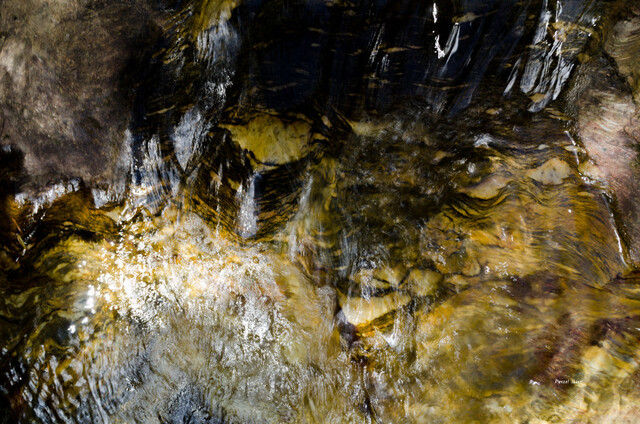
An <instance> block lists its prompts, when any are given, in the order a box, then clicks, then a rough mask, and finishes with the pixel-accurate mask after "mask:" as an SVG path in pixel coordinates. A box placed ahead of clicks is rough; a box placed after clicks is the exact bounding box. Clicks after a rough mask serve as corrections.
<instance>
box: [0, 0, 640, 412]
mask: <svg viewBox="0 0 640 424" xmlns="http://www.w3.org/2000/svg"><path fill="white" fill-rule="evenodd" d="M176 3H177V4H175V5H169V4H167V5H164V6H163V7H164V8H165V10H164V11H163V13H164V15H163V20H162V31H163V36H162V39H161V41H160V42H159V43H158V45H154V46H151V47H152V48H150V50H149V52H147V53H145V54H147V56H145V57H146V59H145V61H144V62H143V63H144V64H145V65H144V67H143V68H141V69H137V70H136V72H137V73H138V74H139V75H137V77H136V78H137V79H136V81H137V82H136V83H135V84H134V85H135V86H136V87H137V89H136V90H137V97H136V100H135V104H134V112H133V117H132V119H131V125H130V128H129V129H128V130H127V131H126V133H125V134H124V135H123V147H122V149H121V151H120V153H119V155H120V157H119V159H118V161H117V163H118V173H119V174H118V175H119V177H120V179H119V180H118V181H119V182H118V183H117V184H112V185H110V186H108V187H89V186H88V185H87V184H85V183H84V182H83V181H81V180H65V179H61V180H60V181H58V182H55V184H52V185H50V187H49V189H48V191H43V192H41V193H39V194H38V195H33V194H29V193H26V192H22V191H20V189H19V187H20V185H19V184H18V183H16V181H18V182H19V181H20V178H23V177H19V175H20V172H21V171H20V169H19V167H18V166H17V165H16V163H18V162H19V160H20V155H19V153H17V152H16V149H15V147H13V148H12V147H6V148H5V149H4V151H3V156H1V157H0V158H1V159H2V160H3V161H4V162H3V168H2V169H3V174H2V175H1V178H2V181H3V182H4V183H6V184H5V185H7V184H8V185H10V184H13V186H15V187H18V188H17V189H16V190H14V191H12V190H11V189H4V191H3V192H2V195H3V202H4V206H3V207H4V210H6V215H7V222H8V223H6V224H2V225H3V226H2V228H0V229H1V230H2V237H3V243H4V246H5V247H4V249H3V250H2V252H0V255H1V256H0V262H1V263H2V272H1V273H0V292H1V296H0V321H1V322H2V324H1V325H0V396H1V398H0V414H4V417H2V418H0V422H7V423H13V422H25V423H26V422H43V423H58V422H69V423H76V422H77V423H89V422H91V423H93V422H95V423H107V422H113V423H134V422H137V423H157V422H161V423H222V422H225V423H284V422H309V423H312V422H318V423H343V422H344V423H413V422H415V423H422V422H424V423H455V422H460V423H472V422H477V423H488V422H500V423H502V422H504V423H513V422H521V423H543V422H575V423H578V422H579V423H582V422H593V423H604V422H629V423H632V422H637V420H638V419H639V417H640V409H639V407H638V405H639V403H638V402H639V401H640V371H639V370H640V367H639V366H638V363H639V361H640V351H638V343H639V341H640V274H639V273H638V272H637V271H634V268H633V264H632V261H630V258H629V253H628V244H629V240H627V239H626V237H627V236H626V235H625V234H622V233H621V232H620V223H619V222H618V220H617V218H616V210H615V208H616V206H615V202H614V197H612V196H614V195H613V194H612V191H611V187H610V186H609V185H608V184H607V181H606V180H605V179H604V177H603V176H602V172H600V171H599V170H598V168H597V166H596V165H595V164H594V162H593V160H592V159H591V158H590V156H589V154H588V151H587V149H586V148H585V146H584V144H583V143H582V141H581V139H580V137H579V134H578V127H577V123H576V122H577V119H576V117H575V115H572V113H573V112H572V111H573V109H572V106H571V102H572V99H573V97H571V96H567V95H566V92H567V91H568V90H569V87H570V85H571V84H572V82H571V81H572V80H571V78H572V75H574V74H573V73H572V72H574V71H575V68H576V67H577V66H578V65H579V64H580V61H586V60H587V58H588V56H596V55H598V54H599V53H598V50H597V48H598V47H597V46H598V45H599V44H598V43H597V42H595V41H593V39H594V38H598V37H601V36H600V35H598V34H600V32H601V31H602V30H603V25H605V24H604V23H603V22H604V21H603V18H602V16H604V14H605V12H606V11H607V8H609V7H611V4H612V3H611V2H606V1H595V0H593V1H588V0H571V1H568V0H567V1H560V0H556V1H552V0H543V1H515V0H514V1H506V2H499V1H485V2H480V1H474V0H469V1H450V2H449V1H446V2H445V1H440V0H436V1H435V2H433V3H427V2H419V1H409V0H407V1H399V2H387V1H370V2H366V1H363V2H349V1H326V2H325V1H319V0H318V1H315V0H314V1H291V2H290V1H264V2H263V1H258V0H251V1H250V0H246V1H244V2H240V1H215V0H201V1H186V2H176ZM594 46H595V47H594ZM141 54H142V53H141ZM18 147H19V146H18ZM12 149H13V150H12ZM16 175H18V177H16Z"/></svg>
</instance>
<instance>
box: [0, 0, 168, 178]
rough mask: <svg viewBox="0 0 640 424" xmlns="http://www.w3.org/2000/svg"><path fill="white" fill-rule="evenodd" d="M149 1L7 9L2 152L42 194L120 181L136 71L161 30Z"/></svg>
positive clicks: (0, 14)
mask: <svg viewBox="0 0 640 424" xmlns="http://www.w3.org/2000/svg"><path fill="white" fill-rule="evenodd" d="M147 3H148V2H145V1H142V0H140V1H137V0H136V1H132V2H124V1H123V2H120V1H118V2H112V1H84V0H69V1H60V2H58V1H55V2H50V1H44V0H28V1H22V0H5V1H3V2H2V3H0V29H1V32H0V128H1V130H2V133H1V136H0V137H1V138H0V143H2V144H3V145H9V144H12V145H14V146H16V147H17V148H18V149H20V150H22V151H23V154H24V164H25V171H26V174H27V175H29V176H30V182H31V183H32V184H33V186H35V188H36V189H37V188H40V187H41V186H42V185H44V184H46V183H47V181H48V180H59V179H69V178H82V179H83V180H84V181H85V182H86V183H88V184H96V183H98V184H100V183H102V184H108V183H110V182H111V181H112V180H113V178H114V172H115V165H116V161H117V159H118V157H119V155H120V151H121V149H122V145H123V142H124V140H125V138H124V132H125V129H126V128H127V125H128V123H129V119H130V116H131V105H132V94H133V93H132V88H131V81H130V80H129V81H128V80H127V76H126V75H127V72H126V71H129V74H130V71H131V68H132V67H133V68H135V67H136V66H137V65H136V61H137V60H138V58H139V57H141V56H140V55H141V53H143V52H144V50H145V49H146V47H147V46H149V45H151V44H152V42H153V38H154V37H155V36H156V35H155V34H156V32H157V29H155V24H154V21H153V16H152V15H153V10H152V9H151V8H150V7H149V6H148V4H147Z"/></svg>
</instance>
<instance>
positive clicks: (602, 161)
mask: <svg viewBox="0 0 640 424" xmlns="http://www.w3.org/2000/svg"><path fill="white" fill-rule="evenodd" d="M625 12H626V13H627V16H626V17H625V18H622V19H620V20H619V21H618V22H617V23H616V24H615V25H613V27H612V29H611V30H610V31H609V32H608V33H607V34H606V35H605V37H604V43H603V44H604V46H603V47H604V48H603V50H604V51H605V52H606V53H607V55H609V57H610V58H611V59H613V61H611V60H608V58H606V57H604V56H597V55H596V56H595V57H593V58H591V59H589V60H587V61H586V62H585V63H584V64H582V65H581V66H580V67H579V68H578V69H577V75H576V78H575V81H574V85H573V87H572V89H571V90H570V91H569V94H568V103H569V109H571V110H572V111H573V113H574V115H575V116H576V124H577V129H578V135H579V136H580V139H581V141H582V143H583V144H584V147H585V148H586V150H587V153H588V155H589V156H590V158H591V160H592V163H593V164H594V165H595V168H592V169H591V170H590V171H587V173H588V174H591V176H592V177H594V178H596V179H598V178H599V179H601V180H602V181H603V182H605V183H606V184H607V185H608V186H609V189H610V191H611V194H612V195H613V196H614V197H615V202H614V206H615V208H616V209H617V210H616V214H617V219H618V221H619V222H618V224H619V226H620V230H621V233H622V236H623V238H624V241H625V243H626V244H627V247H628V248H629V255H630V259H631V260H632V261H633V262H635V263H636V264H638V263H640V220H639V219H638V216H639V214H640V198H638V193H640V167H639V166H638V165H639V162H638V148H639V147H640V110H639V109H638V96H639V95H640V90H639V86H638V84H639V82H640V80H639V74H638V64H639V63H640V62H638V60H640V54H639V52H640V17H639V16H638V14H639V13H640V10H639V9H638V7H637V6H636V7H631V8H630V9H628V10H626V11H625Z"/></svg>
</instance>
